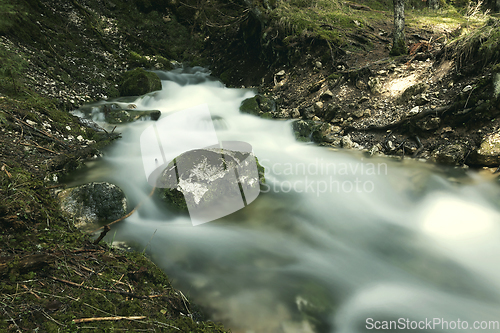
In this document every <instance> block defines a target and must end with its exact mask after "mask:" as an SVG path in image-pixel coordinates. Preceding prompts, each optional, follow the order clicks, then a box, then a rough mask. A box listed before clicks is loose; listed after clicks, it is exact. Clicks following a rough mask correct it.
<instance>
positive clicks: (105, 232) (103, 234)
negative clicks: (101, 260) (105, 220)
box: [94, 225, 111, 245]
mask: <svg viewBox="0 0 500 333" xmlns="http://www.w3.org/2000/svg"><path fill="white" fill-rule="evenodd" d="M110 230H111V228H110V227H109V225H105V226H104V230H103V231H102V232H101V234H100V235H99V237H98V238H97V239H96V240H95V241H94V245H97V244H99V242H100V241H101V239H103V238H104V237H105V236H106V234H107V233H108V231H110Z"/></svg>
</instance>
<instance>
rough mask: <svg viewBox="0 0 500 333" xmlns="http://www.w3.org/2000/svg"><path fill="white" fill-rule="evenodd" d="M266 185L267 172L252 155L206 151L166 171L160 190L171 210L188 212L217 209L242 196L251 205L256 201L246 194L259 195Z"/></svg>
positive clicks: (192, 152)
mask: <svg viewBox="0 0 500 333" xmlns="http://www.w3.org/2000/svg"><path fill="white" fill-rule="evenodd" d="M181 166H182V167H181ZM255 166H257V170H255ZM235 171H237V172H236V173H235ZM256 171H257V172H256ZM235 174H236V175H237V177H238V178H237V179H236V178H235V177H234V176H235ZM264 183H265V177H264V168H263V167H262V166H261V165H260V164H259V162H258V160H257V158H256V157H255V155H254V154H253V153H251V152H241V151H234V150H227V149H220V148H205V149H194V150H190V151H187V152H185V153H183V154H181V155H179V156H178V157H176V158H175V159H174V160H173V161H172V162H170V163H169V165H168V166H167V167H166V168H165V169H164V170H163V172H162V174H161V175H160V177H159V179H158V181H157V184H158V185H157V187H158V188H159V191H158V192H159V193H160V197H161V199H163V200H164V201H165V202H166V203H167V204H168V205H169V206H170V207H171V208H174V209H175V210H178V211H187V209H188V207H196V208H202V209H203V208H206V207H211V206H215V207H216V206H217V205H218V204H219V203H220V202H225V201H226V200H232V199H234V198H241V197H242V194H245V196H246V200H247V202H248V203H250V202H251V201H252V200H253V199H250V198H249V197H248V195H247V194H248V193H251V192H253V193H254V194H255V193H257V195H258V192H260V185H261V184H264ZM255 197H256V196H255Z"/></svg>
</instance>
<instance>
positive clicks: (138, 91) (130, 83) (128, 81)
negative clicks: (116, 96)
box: [119, 68, 161, 96]
mask: <svg viewBox="0 0 500 333" xmlns="http://www.w3.org/2000/svg"><path fill="white" fill-rule="evenodd" d="M119 88H120V95H121V96H140V95H144V94H147V93H149V92H152V91H156V90H161V80H160V78H159V77H158V75H156V74H155V73H153V72H147V71H145V70H144V69H142V68H136V69H134V70H131V71H128V72H126V73H125V74H123V76H122V80H121V82H120V84H119Z"/></svg>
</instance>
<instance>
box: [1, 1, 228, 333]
mask: <svg viewBox="0 0 500 333" xmlns="http://www.w3.org/2000/svg"><path fill="white" fill-rule="evenodd" d="M1 6H2V7H1V8H2V20H1V24H0V35H1V37H0V55H1V64H2V68H1V70H0V202H1V204H0V238H1V240H2V244H3V245H2V246H1V249H0V290H1V303H2V306H1V318H2V320H1V321H0V327H1V328H2V331H6V332H7V331H8V332H20V331H25V330H30V331H31V330H39V331H43V332H61V331H64V332H70V331H71V332H72V331H75V330H79V329H91V330H92V331H95V332H104V331H108V330H117V329H124V330H153V331H157V332H179V331H180V332H187V331H196V332H224V331H225V330H224V329H223V328H222V327H221V326H220V325H218V324H215V323H213V322H210V321H205V317H204V315H203V311H202V309H200V308H198V307H197V306H196V305H193V304H191V303H190V301H189V299H188V298H187V297H186V296H188V295H185V294H183V293H182V292H181V291H179V290H176V289H175V288H173V287H172V286H171V284H170V281H169V279H168V277H167V276H166V274H165V273H164V272H162V271H161V270H160V269H159V268H158V267H157V266H156V265H154V264H153V263H152V262H151V261H150V260H149V259H148V258H147V257H146V256H145V255H144V254H143V253H134V252H124V251H121V250H118V249H115V248H111V247H110V244H107V243H104V242H101V243H99V244H94V241H93V240H92V239H91V237H90V235H86V234H83V233H82V232H81V231H80V230H78V229H77V228H75V225H74V223H73V221H72V220H70V219H68V217H67V216H64V215H63V214H62V213H61V210H60V207H59V202H58V201H57V200H56V199H55V198H54V196H53V191H54V190H55V189H58V188H63V187H64V184H61V183H60V179H61V177H64V175H66V174H67V173H68V172H71V171H74V170H78V169H79V168H81V167H82V166H83V165H84V163H85V162H87V161H89V160H92V159H96V158H98V157H99V156H101V154H102V153H101V149H102V148H104V147H105V146H107V145H108V144H109V143H111V142H112V141H113V140H115V139H117V138H119V134H118V133H111V132H109V133H108V132H106V131H103V130H102V129H100V128H98V127H95V124H92V123H85V122H81V121H80V120H79V119H78V118H77V117H75V116H72V115H71V114H69V113H68V112H67V111H68V110H73V109H75V108H77V107H78V106H81V105H83V104H84V103H86V102H90V101H98V100H101V99H107V98H112V97H116V96H118V93H119V92H118V83H119V80H120V75H121V73H122V72H124V71H125V70H127V69H131V68H134V67H137V66H145V67H148V68H150V67H151V68H162V69H169V68H171V66H173V65H175V62H172V61H170V60H171V59H174V58H175V59H177V60H179V61H194V60H193V59H196V56H195V55H193V53H191V52H190V51H188V50H189V49H190V48H191V47H193V45H195V41H193V39H192V38H190V35H189V32H188V31H187V30H186V28H185V27H183V26H181V25H180V24H178V23H177V22H175V19H169V17H168V12H165V13H162V15H161V14H160V13H158V12H154V13H152V12H151V11H149V12H148V11H147V10H146V8H145V9H144V11H141V10H140V9H139V8H138V7H137V6H136V5H135V4H129V3H127V2H121V1H114V2H107V1H105V2H103V3H101V2H99V1H72V2H68V3H64V4H61V3H59V2H54V1H36V0H35V1H21V2H2V4H1ZM158 34H161V35H162V37H165V36H166V38H167V39H168V40H170V41H172V45H165V44H164V43H162V42H161V39H160V38H159V36H158ZM193 49H194V48H193Z"/></svg>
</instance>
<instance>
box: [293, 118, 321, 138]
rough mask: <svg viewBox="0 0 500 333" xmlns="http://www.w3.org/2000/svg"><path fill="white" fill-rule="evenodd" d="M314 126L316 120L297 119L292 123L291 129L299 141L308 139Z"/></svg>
mask: <svg viewBox="0 0 500 333" xmlns="http://www.w3.org/2000/svg"><path fill="white" fill-rule="evenodd" d="M315 126H316V122H314V121H312V120H298V121H294V122H293V123H292V129H293V132H294V133H295V138H296V139H297V140H299V141H310V140H311V134H312V132H313V130H314V127H315Z"/></svg>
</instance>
